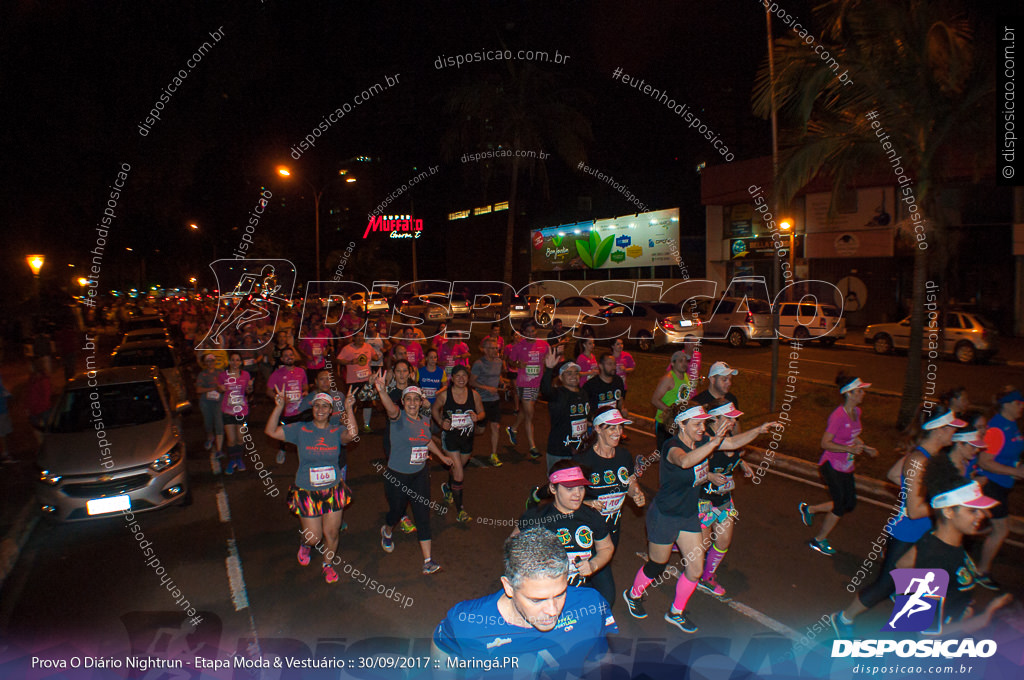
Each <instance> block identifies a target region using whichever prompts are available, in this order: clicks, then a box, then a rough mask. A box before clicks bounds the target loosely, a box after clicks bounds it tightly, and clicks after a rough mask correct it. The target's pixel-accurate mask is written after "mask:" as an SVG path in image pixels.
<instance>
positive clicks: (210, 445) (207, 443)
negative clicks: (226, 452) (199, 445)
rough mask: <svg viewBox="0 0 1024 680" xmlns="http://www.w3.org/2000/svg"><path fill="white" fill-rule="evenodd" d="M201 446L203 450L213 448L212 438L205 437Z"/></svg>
mask: <svg viewBox="0 0 1024 680" xmlns="http://www.w3.org/2000/svg"><path fill="white" fill-rule="evenodd" d="M203 448H204V449H205V450H207V451H209V450H211V449H212V448H213V440H212V439H207V440H206V443H205V444H203Z"/></svg>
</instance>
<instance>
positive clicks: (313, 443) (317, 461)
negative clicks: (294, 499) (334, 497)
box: [284, 423, 347, 491]
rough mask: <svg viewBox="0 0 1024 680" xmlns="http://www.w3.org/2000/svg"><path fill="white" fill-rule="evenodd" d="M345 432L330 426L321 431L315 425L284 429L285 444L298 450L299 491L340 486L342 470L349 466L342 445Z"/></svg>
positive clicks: (297, 475)
mask: <svg viewBox="0 0 1024 680" xmlns="http://www.w3.org/2000/svg"><path fill="white" fill-rule="evenodd" d="M342 432H344V430H343V429H341V427H339V426H337V425H330V424H329V425H328V427H326V428H324V429H322V430H321V429H320V428H318V427H317V426H316V425H314V424H313V423H290V424H288V425H285V426H284V440H285V441H286V442H288V443H289V444H295V446H296V447H297V448H298V449H299V469H298V470H296V471H295V486H296V487H298V488H300V489H305V490H306V491H316V490H320V489H329V488H331V487H333V486H337V485H338V484H340V483H341V468H343V467H345V464H346V462H347V460H346V458H347V456H346V451H345V447H344V446H342V444H341V434H342Z"/></svg>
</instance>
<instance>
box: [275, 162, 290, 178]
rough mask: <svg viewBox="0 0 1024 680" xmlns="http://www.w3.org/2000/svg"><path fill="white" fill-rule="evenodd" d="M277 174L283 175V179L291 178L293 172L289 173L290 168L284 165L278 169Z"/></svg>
mask: <svg viewBox="0 0 1024 680" xmlns="http://www.w3.org/2000/svg"><path fill="white" fill-rule="evenodd" d="M277 174H279V175H281V177H291V176H292V173H291V171H289V170H288V168H286V167H285V166H283V165H279V166H278V167H277Z"/></svg>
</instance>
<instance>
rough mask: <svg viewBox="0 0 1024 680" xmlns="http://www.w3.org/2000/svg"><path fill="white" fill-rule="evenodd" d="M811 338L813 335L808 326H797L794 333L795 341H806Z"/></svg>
mask: <svg viewBox="0 0 1024 680" xmlns="http://www.w3.org/2000/svg"><path fill="white" fill-rule="evenodd" d="M809 337H811V334H810V332H808V330H807V327H806V326H797V327H796V330H794V331H793V339H794V340H806V339H807V338H809Z"/></svg>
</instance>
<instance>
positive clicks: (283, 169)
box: [277, 158, 356, 281]
mask: <svg viewBox="0 0 1024 680" xmlns="http://www.w3.org/2000/svg"><path fill="white" fill-rule="evenodd" d="M350 160H356V159H355V158H353V159H350ZM277 174H279V175H281V177H291V176H292V172H291V170H289V169H288V167H287V166H284V165H279V166H278V167H277ZM347 174H348V170H339V171H338V176H340V177H345V175H347ZM335 179H337V178H334V177H332V178H331V179H330V180H328V182H327V183H326V184H324V185H323V186H322V187H321V188H319V189H317V188H316V186H315V185H314V184H313V183H312V182H310V181H309V180H307V179H303V180H302V181H303V182H305V183H306V184H307V185H308V186H309V188H310V189H312V190H313V211H314V213H315V216H316V220H315V222H316V280H317V281H319V280H320V198H321V197H323V195H324V190H325V189H327V187H328V186H329V185H330V183H331V182H332V181H334V180H335ZM345 181H346V182H348V183H349V184H351V183H352V182H355V181H356V178H355V177H345Z"/></svg>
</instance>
